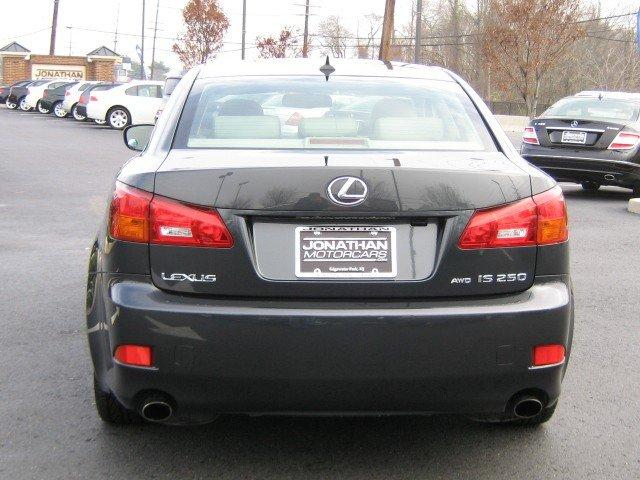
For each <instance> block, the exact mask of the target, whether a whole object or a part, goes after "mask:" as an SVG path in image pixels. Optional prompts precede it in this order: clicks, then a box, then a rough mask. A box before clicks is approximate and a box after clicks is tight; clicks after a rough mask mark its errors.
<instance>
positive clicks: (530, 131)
mask: <svg viewBox="0 0 640 480" xmlns="http://www.w3.org/2000/svg"><path fill="white" fill-rule="evenodd" d="M522 142H523V143H528V144H529V145H540V141H539V140H538V134H537V133H536V129H535V128H533V127H526V128H525V129H524V132H523V133H522Z"/></svg>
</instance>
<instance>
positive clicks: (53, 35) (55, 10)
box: [49, 0, 60, 55]
mask: <svg viewBox="0 0 640 480" xmlns="http://www.w3.org/2000/svg"><path fill="white" fill-rule="evenodd" d="M59 2H60V0H53V19H52V20H51V42H50V43H49V55H55V54H56V30H57V29H58V3H59Z"/></svg>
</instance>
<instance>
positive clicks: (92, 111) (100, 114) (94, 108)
mask: <svg viewBox="0 0 640 480" xmlns="http://www.w3.org/2000/svg"><path fill="white" fill-rule="evenodd" d="M86 111H87V118H90V119H91V120H105V118H106V115H107V114H106V112H105V111H104V109H103V108H101V107H100V106H99V105H98V104H97V102H91V103H89V104H88V105H87V107H86Z"/></svg>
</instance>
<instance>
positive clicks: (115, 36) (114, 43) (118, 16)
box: [113, 2, 120, 53]
mask: <svg viewBox="0 0 640 480" xmlns="http://www.w3.org/2000/svg"><path fill="white" fill-rule="evenodd" d="M119 23H120V2H118V10H117V13H116V32H115V35H114V37H113V51H114V52H116V53H118V24H119Z"/></svg>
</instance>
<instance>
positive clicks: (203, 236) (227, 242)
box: [150, 197, 233, 248]
mask: <svg viewBox="0 0 640 480" xmlns="http://www.w3.org/2000/svg"><path fill="white" fill-rule="evenodd" d="M150 242H151V243H156V244H162V245H181V246H191V247H212V248H230V247H232V246H233V237H232V236H231V233H229V230H227V227H226V225H225V224H224V221H223V220H222V218H220V215H218V212H216V211H215V210H213V209H210V208H203V207H197V206H194V205H185V204H183V203H180V202H177V201H175V200H171V199H168V198H163V197H155V198H154V199H153V201H152V202H151V237H150Z"/></svg>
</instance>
